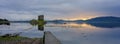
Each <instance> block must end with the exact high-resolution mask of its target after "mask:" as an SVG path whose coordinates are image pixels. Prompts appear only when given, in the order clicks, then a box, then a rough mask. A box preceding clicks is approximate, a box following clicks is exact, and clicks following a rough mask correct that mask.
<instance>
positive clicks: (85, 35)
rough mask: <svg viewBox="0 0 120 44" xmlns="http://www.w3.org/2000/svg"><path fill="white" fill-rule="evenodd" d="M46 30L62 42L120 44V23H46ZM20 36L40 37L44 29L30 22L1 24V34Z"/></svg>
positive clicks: (71, 43)
mask: <svg viewBox="0 0 120 44" xmlns="http://www.w3.org/2000/svg"><path fill="white" fill-rule="evenodd" d="M44 28H45V29H44V31H51V32H52V33H53V34H54V35H55V36H56V37H57V38H58V39H59V40H60V41H61V42H62V44H120V25H118V24H116V25H115V24H112V23H111V24H101V23H99V25H98V24H96V23H95V24H86V23H81V24H76V23H68V24H51V23H50V24H46V25H45V27H44ZM20 32H22V33H21V34H20V36H25V37H31V38H36V37H37V38H39V37H42V36H43V31H40V30H38V27H37V26H31V25H30V24H29V23H12V25H10V26H6V25H0V34H1V35H3V34H6V33H20Z"/></svg>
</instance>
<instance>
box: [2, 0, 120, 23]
mask: <svg viewBox="0 0 120 44" xmlns="http://www.w3.org/2000/svg"><path fill="white" fill-rule="evenodd" d="M42 14H44V15H45V19H46V20H54V19H65V20H78V19H82V20H86V19H90V18H94V17H99V16H117V17H120V0H0V18H5V19H8V20H12V21H14V20H15V21H18V20H31V19H36V18H37V16H38V15H42Z"/></svg>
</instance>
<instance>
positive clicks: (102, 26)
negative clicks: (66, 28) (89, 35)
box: [88, 23, 120, 28]
mask: <svg viewBox="0 0 120 44" xmlns="http://www.w3.org/2000/svg"><path fill="white" fill-rule="evenodd" d="M88 24H90V25H92V26H95V27H100V28H117V27H120V23H88Z"/></svg>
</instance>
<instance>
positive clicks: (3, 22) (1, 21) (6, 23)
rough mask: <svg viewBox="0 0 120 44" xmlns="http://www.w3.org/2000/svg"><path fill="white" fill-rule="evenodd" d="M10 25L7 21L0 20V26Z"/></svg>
mask: <svg viewBox="0 0 120 44" xmlns="http://www.w3.org/2000/svg"><path fill="white" fill-rule="evenodd" d="M3 24H4V25H10V22H9V21H8V20H7V19H0V25H3Z"/></svg>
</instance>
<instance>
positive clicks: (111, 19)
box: [85, 16, 120, 23]
mask: <svg viewBox="0 0 120 44" xmlns="http://www.w3.org/2000/svg"><path fill="white" fill-rule="evenodd" d="M85 22H87V23H120V17H113V16H106V17H96V18H92V19H89V20H86V21H85Z"/></svg>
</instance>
